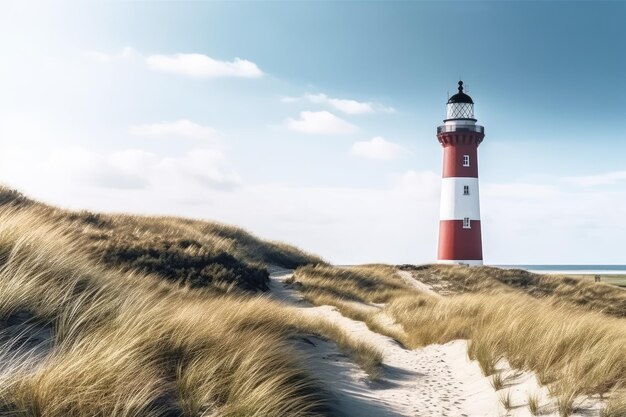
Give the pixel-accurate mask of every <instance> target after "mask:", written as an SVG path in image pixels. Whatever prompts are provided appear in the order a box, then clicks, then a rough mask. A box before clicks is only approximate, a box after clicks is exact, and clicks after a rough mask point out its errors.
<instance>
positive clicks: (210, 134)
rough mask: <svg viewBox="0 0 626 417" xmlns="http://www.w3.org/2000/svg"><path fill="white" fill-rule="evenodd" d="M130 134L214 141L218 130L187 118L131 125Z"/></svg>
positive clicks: (217, 135)
mask: <svg viewBox="0 0 626 417" xmlns="http://www.w3.org/2000/svg"><path fill="white" fill-rule="evenodd" d="M128 132H129V133H130V134H131V135H137V136H151V137H167V136H170V137H182V138H191V139H199V140H206V141H215V140H216V139H218V138H219V136H220V135H219V132H218V131H217V130H215V129H213V128H212V127H209V126H202V125H199V124H197V123H194V122H192V121H189V120H184V119H183V120H178V121H175V122H166V123H150V124H141V125H135V126H131V127H130V128H129V129H128Z"/></svg>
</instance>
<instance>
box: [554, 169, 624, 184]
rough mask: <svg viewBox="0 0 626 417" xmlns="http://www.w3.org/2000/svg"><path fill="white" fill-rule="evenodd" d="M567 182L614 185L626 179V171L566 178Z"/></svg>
mask: <svg viewBox="0 0 626 417" xmlns="http://www.w3.org/2000/svg"><path fill="white" fill-rule="evenodd" d="M564 181H565V182H569V183H571V184H575V185H578V186H581V187H593V186H597V185H612V184H615V183H617V182H620V181H626V171H615V172H607V173H605V174H600V175H587V176H580V177H567V178H564Z"/></svg>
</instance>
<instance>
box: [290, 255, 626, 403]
mask: <svg viewBox="0 0 626 417" xmlns="http://www.w3.org/2000/svg"><path fill="white" fill-rule="evenodd" d="M456 269H461V268H460V267H446V268H442V269H441V270H442V271H443V272H444V273H448V274H454V275H455V276H456V278H455V279H458V280H460V281H461V282H462V284H459V285H462V286H463V288H469V289H465V290H463V291H458V292H457V294H456V295H452V294H451V295H450V296H448V297H443V298H437V297H434V296H432V295H429V294H425V293H421V292H420V291H419V290H417V289H415V288H413V287H409V286H407V284H405V283H403V282H402V281H401V280H400V279H399V278H398V277H397V274H396V273H395V270H394V269H393V268H391V267H385V266H376V267H363V268H350V269H348V270H347V269H344V268H333V267H328V266H306V267H302V268H300V269H298V270H297V271H296V274H295V275H294V281H295V285H299V286H300V287H301V289H302V290H303V291H304V293H305V294H307V296H308V297H309V298H310V299H311V300H313V301H314V302H315V301H317V302H318V303H321V302H323V303H326V304H331V305H336V306H338V308H340V309H341V308H342V306H343V308H344V309H346V310H347V311H348V312H350V311H358V308H357V307H354V306H353V307H349V308H347V307H346V305H350V304H349V303H350V302H352V303H354V302H361V303H372V302H379V303H385V306H384V312H385V313H387V314H388V315H389V316H391V317H392V318H393V319H394V320H395V321H396V322H397V323H399V324H400V325H401V326H402V329H403V334H401V335H400V336H398V337H399V338H400V339H401V341H402V343H403V344H404V345H405V346H407V347H410V348H418V347H421V346H425V345H429V344H433V343H447V342H449V341H452V340H455V339H468V340H469V345H468V346H469V347H468V354H469V356H470V357H471V358H473V359H476V360H477V361H478V362H479V365H480V366H481V369H482V371H483V373H484V374H485V375H493V374H494V373H495V371H496V367H495V366H496V363H497V362H498V361H499V360H500V359H503V358H506V359H507V360H508V361H509V363H510V364H511V366H513V367H514V368H516V369H518V370H527V371H533V372H535V373H536V375H537V376H538V378H539V380H540V381H541V382H542V383H543V384H544V385H548V386H550V387H551V388H552V390H553V392H554V393H555V395H556V396H557V399H558V402H559V408H560V409H561V410H562V414H563V415H565V414H566V413H567V410H568V409H569V408H571V407H572V406H573V405H574V399H575V398H577V397H578V396H585V395H594V394H607V393H609V392H611V391H612V390H613V389H616V388H619V387H623V386H626V355H625V354H624V350H623V347H624V346H626V325H625V324H626V322H625V321H624V319H623V318H620V317H611V316H610V315H607V314H604V312H605V311H606V309H604V308H603V309H601V310H602V312H598V311H589V310H588V309H587V308H586V306H584V307H583V308H581V307H580V306H579V303H574V302H563V301H562V300H560V299H559V297H560V296H561V295H562V294H563V291H564V290H562V289H561V290H559V289H558V288H559V285H556V284H555V285H553V287H554V288H557V290H555V291H554V294H555V295H553V296H541V297H535V296H532V295H529V294H528V292H527V290H526V289H521V288H519V289H518V288H517V287H518V286H519V285H521V284H515V285H506V284H504V283H503V281H504V278H502V277H501V278H499V279H495V278H490V277H489V276H488V275H486V274H488V273H490V271H491V269H489V268H465V270H463V271H460V272H457V271H456ZM424 270H428V271H429V273H431V274H433V273H435V272H434V271H436V270H438V269H433V268H430V267H428V268H427V269H424ZM466 270H467V271H466ZM511 274H513V273H511ZM481 276H483V277H484V281H485V282H483V283H481V282H479V281H480V277H481ZM550 282H552V280H550ZM538 285H539V284H538ZM562 285H563V286H569V285H570V284H569V283H564V284H562ZM576 285H578V283H576ZM615 290H616V291H622V290H620V289H615ZM581 294H582V293H581ZM611 294H612V293H611ZM617 300H618V301H619V298H618V299H617ZM613 302H615V299H612V298H610V299H609V300H608V301H607V300H605V301H604V303H605V304H604V306H605V307H607V308H608V306H610V305H612V306H613V307H614V308H615V309H614V310H615V311H616V310H618V309H619V307H620V306H619V303H616V304H615V305H613V304H611V303H613ZM598 303H600V301H598ZM342 311H343V310H342ZM361 316H362V319H363V320H364V321H365V322H366V323H367V322H368V320H370V319H371V315H368V314H367V313H362V314H361ZM618 316H619V315H618Z"/></svg>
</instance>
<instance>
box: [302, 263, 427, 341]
mask: <svg viewBox="0 0 626 417" xmlns="http://www.w3.org/2000/svg"><path fill="white" fill-rule="evenodd" d="M290 283H291V284H292V285H295V286H297V287H298V289H299V290H300V291H301V292H302V294H303V296H304V298H305V299H306V300H307V301H309V302H310V303H312V304H315V305H330V306H333V307H336V308H337V309H338V310H339V311H340V312H341V314H343V315H344V316H346V317H349V318H351V319H353V320H358V321H362V322H364V323H365V324H366V325H367V327H368V328H369V329H371V330H372V331H375V332H378V333H380V334H383V335H386V336H389V337H391V338H393V339H395V340H396V341H398V342H400V343H401V344H405V339H406V334H405V333H404V331H402V329H401V328H398V327H397V326H391V325H389V323H387V322H384V321H381V316H380V314H379V313H380V308H378V307H377V306H375V305H373V304H375V303H384V302H387V301H389V300H391V299H393V298H395V297H400V296H402V295H406V294H418V293H419V292H418V291H417V290H415V289H414V288H413V287H411V286H409V285H407V284H406V283H405V282H404V281H402V279H401V278H400V277H399V276H398V275H397V274H396V270H395V268H393V267H391V266H388V265H362V266H356V267H349V268H339V267H333V266H329V265H321V264H318V265H308V266H304V267H301V268H298V269H297V270H296V272H295V273H294V275H293V277H292V278H291V280H290Z"/></svg>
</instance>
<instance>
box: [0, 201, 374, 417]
mask: <svg viewBox="0 0 626 417" xmlns="http://www.w3.org/2000/svg"><path fill="white" fill-rule="evenodd" d="M10 206H11V205H9V206H6V205H5V207H4V208H2V209H0V338H2V340H3V341H5V342H6V343H3V344H2V346H0V414H1V415H3V416H16V417H17V416H19V417H30V416H32V417H35V416H49V417H62V416H63V417H68V416H69V417H74V416H76V417H93V416H124V417H126V416H160V417H166V416H167V417H169V416H172V417H173V416H218V415H219V416H225V417H239V416H258V417H262V416H275V417H279V416H295V417H299V416H302V417H309V416H328V415H331V414H332V410H331V407H330V396H329V394H328V393H327V392H326V391H325V390H324V387H323V386H321V385H320V383H319V382H317V381H316V380H315V379H314V378H313V377H312V376H311V370H310V369H308V368H307V367H306V366H305V364H304V363H303V360H302V353H301V352H298V351H296V350H295V349H296V346H297V345H296V344H295V343H294V342H293V340H294V339H297V338H299V337H302V336H303V335H304V336H306V335H309V334H312V335H317V336H319V337H323V338H326V339H330V340H332V341H334V342H336V343H337V344H338V345H339V346H340V347H341V348H342V349H343V350H344V351H345V352H346V353H348V354H351V355H353V357H354V358H355V360H356V361H357V362H358V363H360V364H361V365H362V366H363V367H364V369H366V370H367V371H369V372H371V373H374V372H375V371H376V368H377V367H378V366H379V365H380V360H381V359H380V353H379V352H378V351H377V350H376V349H375V348H373V347H371V346H369V345H367V344H364V343H362V342H359V341H356V340H354V339H352V338H351V337H350V335H348V334H346V333H344V332H343V331H342V330H341V329H339V328H338V327H336V326H334V325H333V324H332V323H329V322H325V321H319V320H315V321H313V320H311V319H309V318H307V317H305V316H303V315H301V314H299V313H298V311H297V310H296V309H294V308H290V307H286V306H284V305H282V304H280V303H277V302H274V301H272V300H270V299H269V298H267V297H262V296H255V295H254V294H252V295H250V293H246V292H242V291H231V292H229V293H225V292H224V291H218V290H217V289H216V288H217V287H213V286H209V287H207V288H205V289H202V288H200V289H198V288H192V286H190V285H183V286H181V285H179V283H176V282H172V281H170V280H164V279H162V278H161V277H158V276H157V275H156V274H152V275H146V274H144V273H142V272H138V271H127V272H123V271H121V270H120V269H119V268H110V267H108V266H107V265H108V264H107V263H104V264H97V263H96V262H94V260H93V259H89V258H88V257H86V256H84V254H83V253H84V250H85V248H84V246H83V241H81V240H80V239H72V240H70V238H69V236H71V234H72V233H73V232H72V231H70V232H68V231H67V227H68V224H67V222H66V221H65V220H64V221H61V222H58V223H55V222H50V217H49V212H46V211H42V210H40V209H39V208H38V207H36V206H35V207H26V206H21V207H19V209H16V208H15V207H14V206H13V207H10ZM138 221H139V220H138ZM159 224H160V226H159V227H161V226H163V224H164V223H163V222H162V221H160V223H159ZM15 317H17V318H20V317H21V318H24V320H26V324H28V326H35V327H36V326H44V327H43V328H44V329H47V328H50V329H51V336H50V337H51V340H49V341H48V342H49V343H47V342H46V341H45V340H41V334H42V333H41V332H39V333H37V334H38V335H39V336H37V337H35V336H34V333H32V332H31V331H30V330H29V329H30V327H28V326H26V327H23V328H19V329H18V330H20V329H21V330H22V331H21V332H20V334H19V335H18V336H16V337H15V338H14V339H12V340H5V336H6V334H9V333H7V332H9V331H10V330H12V329H15V326H13V327H11V326H12V324H11V323H12V322H14V321H15V320H16V319H15ZM5 333H6V334H5ZM14 333H15V332H14ZM14 333H11V334H14ZM6 337H8V336H6ZM18 339H19V343H18V342H16V341H17V340H18Z"/></svg>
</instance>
